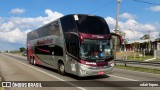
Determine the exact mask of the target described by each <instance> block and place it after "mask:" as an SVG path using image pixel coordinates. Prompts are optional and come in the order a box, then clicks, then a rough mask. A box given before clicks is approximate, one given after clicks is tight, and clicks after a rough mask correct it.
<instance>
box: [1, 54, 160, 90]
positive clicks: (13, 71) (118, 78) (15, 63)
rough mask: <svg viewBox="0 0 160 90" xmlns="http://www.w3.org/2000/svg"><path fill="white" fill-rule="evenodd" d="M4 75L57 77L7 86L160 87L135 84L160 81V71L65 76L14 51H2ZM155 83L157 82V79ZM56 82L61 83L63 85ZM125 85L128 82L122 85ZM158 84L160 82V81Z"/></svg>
mask: <svg viewBox="0 0 160 90" xmlns="http://www.w3.org/2000/svg"><path fill="white" fill-rule="evenodd" d="M0 75H1V76H2V78H3V81H54V82H46V83H47V85H49V84H54V85H53V86H52V87H42V88H17V87H12V88H5V89H6V90H160V87H138V86H137V87H131V86H132V85H134V84H135V83H137V82H138V83H140V84H143V83H149V82H150V81H160V75H158V74H150V73H142V72H136V71H129V70H122V69H115V72H114V73H113V74H109V75H106V76H92V77H85V78H80V77H76V76H74V75H70V74H67V76H61V75H59V74H58V73H57V71H56V70H53V69H50V68H46V67H43V66H33V65H30V64H28V62H27V60H26V57H23V56H18V55H13V54H2V53H0ZM68 81H71V82H68ZM124 81H128V82H124ZM148 81H149V82H148ZM153 83H154V84H157V83H156V82H153ZM64 84H65V85H64ZM56 85H60V86H61V87H60V86H59V87H58V86H56ZM122 85H126V86H125V87H121V86H122ZM127 85H128V86H127ZM158 85H159V86H160V84H158ZM104 86H105V87H104Z"/></svg>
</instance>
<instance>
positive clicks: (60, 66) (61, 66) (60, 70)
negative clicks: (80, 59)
mask: <svg viewBox="0 0 160 90" xmlns="http://www.w3.org/2000/svg"><path fill="white" fill-rule="evenodd" d="M58 73H59V74H61V75H63V76H64V75H65V66H64V64H63V62H59V63H58Z"/></svg>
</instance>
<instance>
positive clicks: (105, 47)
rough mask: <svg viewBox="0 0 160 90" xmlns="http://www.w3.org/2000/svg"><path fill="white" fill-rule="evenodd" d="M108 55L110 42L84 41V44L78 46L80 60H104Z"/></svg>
mask: <svg viewBox="0 0 160 90" xmlns="http://www.w3.org/2000/svg"><path fill="white" fill-rule="evenodd" d="M110 55H111V45H110V40H92V39H84V43H83V44H82V45H81V46H80V58H82V59H85V60H92V59H106V57H107V56H110Z"/></svg>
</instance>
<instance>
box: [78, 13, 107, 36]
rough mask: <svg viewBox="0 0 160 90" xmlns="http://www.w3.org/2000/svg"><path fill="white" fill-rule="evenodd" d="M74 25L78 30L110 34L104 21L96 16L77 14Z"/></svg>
mask: <svg viewBox="0 0 160 90" xmlns="http://www.w3.org/2000/svg"><path fill="white" fill-rule="evenodd" d="M76 17H77V19H76V20H75V21H76V26H77V29H78V32H82V33H88V34H97V35H104V34H110V30H109V27H108V25H107V23H106V21H105V20H104V19H103V18H101V17H98V16H85V15H77V16H76Z"/></svg>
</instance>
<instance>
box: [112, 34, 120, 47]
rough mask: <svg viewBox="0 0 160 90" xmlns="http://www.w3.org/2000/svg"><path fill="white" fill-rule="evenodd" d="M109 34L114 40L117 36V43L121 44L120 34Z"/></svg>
mask: <svg viewBox="0 0 160 90" xmlns="http://www.w3.org/2000/svg"><path fill="white" fill-rule="evenodd" d="M111 35H112V39H113V41H114V42H115V38H117V44H118V45H122V36H120V35H119V34H116V33H111Z"/></svg>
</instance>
